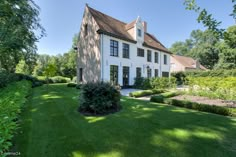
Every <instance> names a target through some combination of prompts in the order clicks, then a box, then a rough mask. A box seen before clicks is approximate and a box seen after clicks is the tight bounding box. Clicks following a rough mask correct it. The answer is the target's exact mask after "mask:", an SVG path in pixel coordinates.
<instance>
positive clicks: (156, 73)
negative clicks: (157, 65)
mask: <svg viewBox="0 0 236 157" xmlns="http://www.w3.org/2000/svg"><path fill="white" fill-rule="evenodd" d="M158 73H159V71H158V69H155V70H154V76H155V77H158Z"/></svg>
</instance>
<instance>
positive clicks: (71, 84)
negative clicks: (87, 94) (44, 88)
mask: <svg viewBox="0 0 236 157" xmlns="http://www.w3.org/2000/svg"><path fill="white" fill-rule="evenodd" d="M76 85H77V84H76V83H68V84H67V87H76Z"/></svg>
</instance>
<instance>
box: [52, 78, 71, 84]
mask: <svg viewBox="0 0 236 157" xmlns="http://www.w3.org/2000/svg"><path fill="white" fill-rule="evenodd" d="M50 79H51V80H52V82H53V83H68V82H70V78H67V77H63V76H54V77H50Z"/></svg>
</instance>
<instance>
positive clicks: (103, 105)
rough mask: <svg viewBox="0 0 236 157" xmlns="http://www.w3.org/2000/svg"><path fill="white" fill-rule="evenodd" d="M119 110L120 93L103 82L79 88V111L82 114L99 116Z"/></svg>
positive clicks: (91, 83)
mask: <svg viewBox="0 0 236 157" xmlns="http://www.w3.org/2000/svg"><path fill="white" fill-rule="evenodd" d="M119 109H120V92H119V90H118V89H116V87H114V86H112V85H111V84H109V83H104V82H90V83H87V84H84V85H82V86H81V94H80V104H79V111H80V112H82V113H84V114H89V115H90V114H91V115H100V114H108V113H111V112H116V111H118V110H119Z"/></svg>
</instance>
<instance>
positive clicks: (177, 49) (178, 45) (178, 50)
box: [170, 41, 189, 56]
mask: <svg viewBox="0 0 236 157" xmlns="http://www.w3.org/2000/svg"><path fill="white" fill-rule="evenodd" d="M170 51H171V52H173V53H175V54H177V55H183V56H186V55H188V52H189V48H188V46H187V45H186V43H185V42H181V41H177V42H175V43H174V44H172V46H171V48H170Z"/></svg>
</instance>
